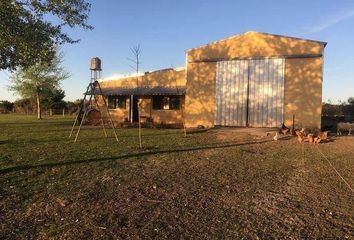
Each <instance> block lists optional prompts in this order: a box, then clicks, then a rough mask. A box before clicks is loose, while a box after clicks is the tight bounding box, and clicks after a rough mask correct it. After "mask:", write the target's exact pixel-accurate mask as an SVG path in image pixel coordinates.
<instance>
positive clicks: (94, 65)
mask: <svg viewBox="0 0 354 240" xmlns="http://www.w3.org/2000/svg"><path fill="white" fill-rule="evenodd" d="M90 69H91V70H96V71H101V70H102V68H101V59H99V58H98V57H94V58H92V59H91V66H90Z"/></svg>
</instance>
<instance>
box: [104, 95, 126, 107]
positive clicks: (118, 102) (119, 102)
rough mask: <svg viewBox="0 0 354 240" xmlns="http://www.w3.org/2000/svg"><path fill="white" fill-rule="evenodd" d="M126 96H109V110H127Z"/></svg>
mask: <svg viewBox="0 0 354 240" xmlns="http://www.w3.org/2000/svg"><path fill="white" fill-rule="evenodd" d="M126 100H127V97H126V96H108V108H109V109H116V108H120V109H125V108H126Z"/></svg>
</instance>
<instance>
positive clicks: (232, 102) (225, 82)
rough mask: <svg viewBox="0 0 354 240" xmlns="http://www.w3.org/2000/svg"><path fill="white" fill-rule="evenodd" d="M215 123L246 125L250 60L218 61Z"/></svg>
mask: <svg viewBox="0 0 354 240" xmlns="http://www.w3.org/2000/svg"><path fill="white" fill-rule="evenodd" d="M216 75H217V76H216V86H215V98H216V109H215V113H216V114H215V125H223V126H246V114H247V107H246V106H247V81H248V60H234V61H220V62H217V70H216Z"/></svg>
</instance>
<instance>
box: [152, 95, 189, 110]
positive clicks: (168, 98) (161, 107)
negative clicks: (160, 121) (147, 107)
mask: <svg viewBox="0 0 354 240" xmlns="http://www.w3.org/2000/svg"><path fill="white" fill-rule="evenodd" d="M157 99H159V100H158V101H159V104H157V103H156V100H157ZM164 99H167V101H168V108H165V107H164V105H165V104H164ZM172 99H178V100H177V101H178V107H172V106H173V104H172V102H173V100H172ZM157 105H159V106H158V107H156V106H157ZM165 106H166V105H165ZM181 108H182V96H179V95H154V96H152V110H154V111H179V110H181Z"/></svg>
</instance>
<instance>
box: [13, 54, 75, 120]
mask: <svg viewBox="0 0 354 240" xmlns="http://www.w3.org/2000/svg"><path fill="white" fill-rule="evenodd" d="M61 63H62V55H61V54H56V55H55V56H54V58H53V59H52V61H50V62H49V63H47V62H41V63H38V64H35V65H33V66H31V67H29V68H27V69H23V68H20V69H19V70H17V71H16V72H15V73H14V74H12V75H11V76H10V82H11V85H10V87H9V89H10V90H11V91H14V92H16V93H17V94H19V95H21V96H22V97H24V98H34V99H35V100H36V106H37V115H38V119H41V118H42V99H43V98H44V97H48V96H50V95H54V94H55V92H56V91H57V90H58V89H60V82H61V81H62V80H65V79H67V78H68V77H69V76H70V75H69V73H68V72H66V71H65V70H64V68H63V67H62V66H61Z"/></svg>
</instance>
